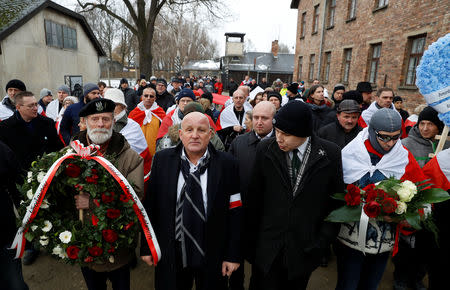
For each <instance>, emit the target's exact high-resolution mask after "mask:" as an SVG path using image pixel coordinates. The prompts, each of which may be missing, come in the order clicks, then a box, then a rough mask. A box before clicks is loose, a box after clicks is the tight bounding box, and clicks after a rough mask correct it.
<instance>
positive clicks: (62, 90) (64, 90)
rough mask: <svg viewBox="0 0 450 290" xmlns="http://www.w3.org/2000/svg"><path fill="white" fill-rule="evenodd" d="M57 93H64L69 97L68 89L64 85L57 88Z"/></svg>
mask: <svg viewBox="0 0 450 290" xmlns="http://www.w3.org/2000/svg"><path fill="white" fill-rule="evenodd" d="M58 92H65V93H66V94H68V95H70V89H69V87H68V86H66V85H62V86H60V87H59V88H58Z"/></svg>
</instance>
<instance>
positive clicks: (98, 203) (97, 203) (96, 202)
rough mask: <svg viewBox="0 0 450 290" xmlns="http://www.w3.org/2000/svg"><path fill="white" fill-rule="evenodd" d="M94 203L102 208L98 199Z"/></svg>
mask: <svg viewBox="0 0 450 290" xmlns="http://www.w3.org/2000/svg"><path fill="white" fill-rule="evenodd" d="M94 203H95V205H96V206H97V207H99V206H100V202H99V201H98V199H94Z"/></svg>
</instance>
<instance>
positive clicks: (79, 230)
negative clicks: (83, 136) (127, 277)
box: [18, 149, 139, 266]
mask: <svg viewBox="0 0 450 290" xmlns="http://www.w3.org/2000/svg"><path fill="white" fill-rule="evenodd" d="M69 150H71V149H69ZM66 151H67V150H64V151H63V152H54V153H50V154H47V155H44V156H43V157H42V158H40V159H38V160H37V161H35V162H33V164H32V167H31V169H30V171H29V172H28V176H27V178H26V179H25V182H24V184H23V185H22V186H19V190H20V191H21V192H22V193H23V196H24V201H22V202H21V206H20V208H19V209H18V211H19V214H20V216H21V217H24V216H25V215H26V214H27V212H31V211H33V208H35V207H36V206H37V207H38V209H39V211H37V214H36V216H34V218H33V219H32V220H31V222H30V223H29V224H27V225H26V227H25V231H24V233H25V238H26V239H27V240H28V241H30V242H32V243H33V244H34V246H35V247H36V248H43V249H45V250H46V251H47V252H49V253H51V254H52V255H53V256H55V257H57V258H59V259H61V260H63V261H65V262H67V263H70V264H79V265H82V266H86V265H87V264H89V263H105V262H109V263H114V257H115V254H116V250H118V249H126V248H130V249H133V248H134V247H135V246H136V242H137V241H136V238H137V232H138V226H139V222H138V217H137V216H136V214H135V211H134V209H133V204H134V203H133V200H132V199H130V197H129V196H128V195H126V194H125V193H124V190H123V189H122V188H121V187H120V185H119V184H118V183H117V182H116V181H115V180H114V179H113V177H112V175H111V174H110V173H109V172H108V171H107V170H106V168H105V167H104V166H102V165H101V164H99V163H98V162H96V161H94V160H92V159H85V158H81V157H80V156H73V157H72V158H68V159H65V160H64V161H63V162H62V163H61V164H60V166H59V167H57V169H56V167H55V172H54V176H53V179H52V180H51V183H50V184H49V185H48V189H47V191H46V192H45V197H44V198H43V199H42V200H40V201H38V202H37V203H36V200H38V197H37V195H38V193H39V192H38V191H39V190H38V188H39V187H40V186H41V187H42V183H47V181H46V180H44V177H45V176H46V172H47V170H49V168H50V167H52V165H53V164H54V163H56V161H57V160H60V158H61V157H62V156H64V155H65V154H66ZM81 192H83V193H88V194H89V195H90V200H91V201H92V202H93V205H92V206H91V209H88V213H89V214H88V216H89V217H90V218H89V220H85V221H84V222H82V221H80V220H79V218H78V213H79V212H78V210H77V209H76V207H75V201H74V195H76V194H79V193H81ZM33 201H34V202H33ZM20 222H22V220H20Z"/></svg>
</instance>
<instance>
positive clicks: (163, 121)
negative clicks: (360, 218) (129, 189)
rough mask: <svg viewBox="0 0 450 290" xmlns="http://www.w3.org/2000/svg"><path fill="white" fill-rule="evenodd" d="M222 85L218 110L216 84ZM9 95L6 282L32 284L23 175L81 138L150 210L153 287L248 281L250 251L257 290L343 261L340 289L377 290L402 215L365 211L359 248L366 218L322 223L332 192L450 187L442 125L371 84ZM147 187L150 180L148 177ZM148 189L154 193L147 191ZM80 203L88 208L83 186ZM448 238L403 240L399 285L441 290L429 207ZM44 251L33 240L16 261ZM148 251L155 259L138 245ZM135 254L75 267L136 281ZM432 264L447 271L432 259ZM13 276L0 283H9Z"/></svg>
mask: <svg viewBox="0 0 450 290" xmlns="http://www.w3.org/2000/svg"><path fill="white" fill-rule="evenodd" d="M224 89H225V90H228V92H229V96H230V97H229V99H228V101H226V102H225V104H223V105H222V104H221V105H218V104H217V102H216V100H215V96H214V95H213V94H219V95H222V94H223V90H224ZM6 93H7V95H6V96H5V97H4V98H3V100H2V101H1V104H0V160H1V162H0V164H1V166H0V171H1V172H2V174H0V178H1V179H2V182H1V184H2V187H1V192H0V197H1V201H0V207H1V208H0V218H1V220H2V221H3V224H4V225H5V229H4V231H3V234H2V237H1V249H0V250H1V252H0V259H1V260H0V277H1V281H0V283H1V285H2V287H6V289H28V286H27V285H26V283H25V281H24V279H23V275H22V261H21V260H20V259H15V258H14V254H13V252H12V251H11V250H10V249H8V248H9V246H10V245H11V242H12V239H13V238H14V234H15V231H16V230H17V228H16V216H15V212H14V206H16V207H17V206H18V205H19V204H20V201H21V200H23V199H24V198H25V197H23V196H21V194H20V193H19V191H18V189H17V187H16V184H21V183H23V180H24V177H25V176H26V172H27V171H28V170H29V168H30V166H31V164H32V163H33V161H35V160H36V159H37V158H38V157H39V156H42V155H43V154H45V153H51V152H54V151H57V150H61V149H62V148H64V146H69V145H70V142H71V141H72V140H79V141H80V142H81V143H82V144H83V145H85V146H87V145H90V144H97V145H99V146H100V152H101V153H103V154H104V156H105V157H106V158H109V156H115V157H114V158H115V159H116V161H118V170H119V171H120V172H121V173H122V174H123V175H124V176H125V177H127V178H129V179H130V180H131V181H132V183H133V186H135V187H136V191H137V192H138V193H139V194H138V195H139V197H140V198H142V200H143V204H144V207H145V209H146V211H147V213H148V215H149V217H150V221H151V223H152V225H153V228H154V231H155V234H156V238H157V239H158V242H159V245H160V247H161V253H162V259H161V261H159V262H158V264H157V265H156V268H155V288H156V289H174V290H175V289H192V286H193V284H194V282H195V286H196V289H201V290H210V289H233V290H238V289H239V290H240V289H244V267H243V263H244V261H248V262H249V263H250V264H251V266H252V270H251V277H250V289H252V290H255V289H269V290H270V289H306V287H307V285H308V281H309V278H310V276H311V274H312V272H313V271H314V270H315V269H316V268H317V267H319V266H324V267H326V266H327V263H328V259H329V257H330V255H331V249H332V251H333V252H334V254H335V255H336V257H337V272H338V280H337V285H336V289H369V290H370V289H377V287H378V285H379V283H380V281H381V278H382V276H383V273H384V271H385V268H386V264H387V261H388V259H389V256H390V252H391V251H392V248H393V245H394V240H395V238H396V233H395V225H394V224H393V222H392V221H391V220H389V219H388V218H386V220H385V221H375V220H371V221H370V226H371V228H372V232H371V236H370V237H368V238H367V239H366V245H365V250H364V251H363V250H362V249H361V247H360V246H359V245H358V235H359V233H358V230H357V229H358V223H356V222H355V223H342V224H339V223H331V222H325V221H324V220H325V217H326V216H327V215H328V214H329V213H330V212H331V211H332V210H334V209H336V208H337V207H339V206H340V204H339V202H338V201H336V200H334V199H333V198H332V197H331V195H332V194H334V193H339V192H344V189H345V185H346V184H355V185H357V186H360V187H365V186H367V185H370V184H375V183H377V182H379V181H382V180H384V179H387V178H389V177H392V176H393V177H395V178H397V179H407V180H411V181H413V182H418V181H423V180H426V179H431V180H432V181H434V182H435V186H437V187H440V188H443V189H444V190H449V189H450V182H449V175H445V174H444V177H443V178H437V177H436V169H435V168H436V164H438V166H440V167H441V169H442V170H441V171H442V172H444V173H445V172H447V174H448V172H450V169H449V168H450V162H448V163H447V164H445V163H443V162H442V161H441V162H440V164H439V160H449V161H450V149H446V148H448V147H450V146H449V145H450V143H448V142H447V143H446V144H445V146H444V149H445V150H444V151H442V152H441V154H443V155H441V156H444V157H445V156H446V157H445V158H447V159H445V158H441V159H436V157H434V158H433V157H432V155H430V154H433V153H435V150H436V145H437V140H436V139H435V137H436V135H438V134H440V133H441V132H442V130H443V128H444V124H443V123H442V122H441V121H440V120H439V118H438V114H437V112H436V111H435V110H433V109H432V108H431V107H427V106H426V105H421V106H419V107H418V108H416V110H414V114H412V115H411V116H409V114H408V112H407V111H405V110H404V109H403V107H402V105H403V99H402V98H401V97H400V96H396V95H395V92H394V90H393V89H391V88H386V87H382V88H379V89H378V90H377V91H376V92H374V91H373V89H372V86H371V84H370V83H368V82H360V83H358V85H357V87H356V88H355V90H347V89H346V86H344V85H343V84H336V85H335V86H334V87H333V90H332V91H328V90H327V89H326V88H325V87H324V86H323V85H321V84H320V82H319V81H318V80H315V81H314V83H313V84H312V85H311V86H310V87H309V88H306V87H305V84H304V82H301V81H300V82H293V83H290V84H288V83H283V82H282V81H281V80H280V79H277V80H275V81H274V82H273V83H272V85H270V84H269V83H268V82H267V80H266V79H265V78H262V79H261V81H260V82H259V83H257V80H256V79H251V78H250V77H249V76H245V78H244V80H242V81H241V82H240V83H239V84H238V83H237V82H235V80H233V79H230V80H229V82H228V86H227V87H226V88H224V85H223V84H222V82H221V80H220V79H219V78H216V77H212V78H210V77H205V78H195V77H190V76H186V77H184V76H176V77H174V78H172V79H171V80H170V83H168V82H167V81H166V80H165V79H163V78H156V77H154V76H152V77H151V78H150V79H149V81H147V80H146V79H145V76H143V75H141V77H140V79H139V80H138V81H137V83H136V86H134V87H132V86H130V83H129V82H128V80H127V79H122V80H121V81H120V86H119V87H118V88H110V87H108V86H107V85H106V84H105V83H104V82H98V83H86V84H84V86H83V87H82V89H81V92H80V88H77V89H76V90H75V92H74V91H71V89H70V88H69V87H68V86H66V85H64V84H62V85H61V86H60V87H59V88H58V89H57V92H56V93H57V96H56V98H55V99H53V93H52V91H51V90H49V89H47V88H43V89H42V90H41V91H40V93H39V99H38V98H37V95H35V94H34V93H32V92H29V91H27V89H26V85H25V83H24V82H22V81H21V80H18V79H14V80H10V81H9V82H8V83H7V84H6ZM144 182H145V185H144ZM144 191H145V192H144ZM74 203H75V205H76V208H77V209H85V210H87V211H89V209H90V208H91V207H92V206H93V205H92V199H90V197H89V193H84V194H78V195H77V196H75V201H74ZM433 211H434V212H435V214H434V215H433V216H434V219H435V220H436V224H437V225H438V227H439V231H440V237H439V239H440V240H439V246H438V245H436V244H435V243H434V241H433V239H432V238H430V236H431V234H430V233H428V232H425V231H415V232H414V233H413V234H411V235H408V236H404V235H402V236H400V242H399V248H400V249H399V254H398V255H397V256H396V257H395V258H394V259H393V262H394V265H395V272H394V278H395V281H394V285H393V287H394V289H397V290H400V289H408V287H409V288H412V289H425V287H424V285H423V279H424V277H425V275H426V274H427V273H428V280H429V287H430V289H441V286H442V285H444V284H442V283H443V282H444V279H445V275H443V274H442V270H443V269H446V267H445V266H446V265H448V263H449V261H450V254H449V249H448V243H449V242H450V241H449V232H448V226H446V219H448V218H449V216H448V212H449V211H448V202H444V203H442V204H439V206H436V207H435V208H434V209H433ZM38 253H39V251H38V250H37V249H34V248H33V247H32V246H31V245H29V244H27V246H26V250H25V254H24V257H23V259H22V260H23V264H25V265H29V264H31V263H33V261H34V260H35V259H36V257H37V255H38ZM140 256H141V259H142V260H143V261H144V262H145V263H147V264H148V265H153V262H154V261H153V256H152V254H151V252H150V249H149V248H148V246H147V244H146V242H145V239H144V237H143V240H142V242H141V248H140ZM134 258H135V257H134V255H132V254H131V255H128V256H125V257H124V258H123V259H122V260H121V261H122V262H120V263H115V264H113V265H87V266H83V267H81V271H82V274H83V277H84V279H85V281H86V285H87V287H88V289H90V290H96V289H106V280H110V281H111V283H112V286H113V289H115V290H118V289H130V267H132V266H133V263H135V262H136V261H135V260H134V261H133V259H134ZM438 265H439V266H438ZM5 285H6V286H5Z"/></svg>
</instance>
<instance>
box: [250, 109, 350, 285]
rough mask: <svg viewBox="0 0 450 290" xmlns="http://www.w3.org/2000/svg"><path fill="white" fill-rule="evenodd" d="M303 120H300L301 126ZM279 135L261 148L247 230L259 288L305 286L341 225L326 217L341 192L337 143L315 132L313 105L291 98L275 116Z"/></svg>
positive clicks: (262, 144)
mask: <svg viewBox="0 0 450 290" xmlns="http://www.w3.org/2000/svg"><path fill="white" fill-rule="evenodd" d="M300 124H301V125H300ZM274 126H275V135H276V138H270V139H267V140H263V141H261V142H260V144H259V145H258V147H257V151H256V158H255V160H256V161H255V165H254V168H255V169H254V171H253V174H252V180H251V182H250V186H249V191H248V195H247V199H248V203H247V208H248V214H246V216H248V217H250V219H251V220H250V221H249V222H248V227H247V229H246V232H247V235H248V236H249V237H250V238H249V245H252V246H253V249H254V251H250V252H248V253H247V254H248V255H247V258H248V259H249V260H250V261H251V262H253V267H255V274H256V277H255V282H256V285H255V286H256V287H255V288H256V289H267V290H270V289H306V286H307V285H308V280H309V277H310V276H311V273H312V272H313V271H314V270H315V269H316V268H317V266H318V265H319V264H320V260H321V257H322V256H323V252H324V250H325V249H326V248H327V247H328V246H329V244H330V242H331V241H333V239H334V238H335V237H336V235H337V232H338V227H336V225H333V224H330V223H327V222H324V219H325V217H326V216H327V215H328V214H329V213H330V212H331V211H332V210H333V209H334V208H335V207H336V204H335V202H334V201H333V199H332V198H331V195H332V194H333V193H336V192H343V190H344V183H343V178H342V161H341V154H340V150H339V147H338V146H337V145H335V144H333V143H331V142H328V141H326V140H323V139H320V138H319V137H317V136H315V135H314V134H313V120H312V113H311V109H310V108H309V107H308V105H307V104H305V103H303V102H288V103H287V104H286V105H285V106H283V107H282V108H281V109H280V110H279V112H278V113H277V114H276V115H275V119H274Z"/></svg>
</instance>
